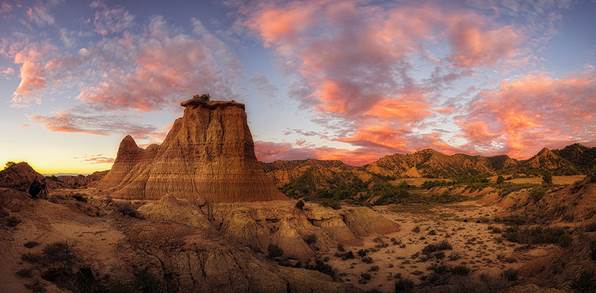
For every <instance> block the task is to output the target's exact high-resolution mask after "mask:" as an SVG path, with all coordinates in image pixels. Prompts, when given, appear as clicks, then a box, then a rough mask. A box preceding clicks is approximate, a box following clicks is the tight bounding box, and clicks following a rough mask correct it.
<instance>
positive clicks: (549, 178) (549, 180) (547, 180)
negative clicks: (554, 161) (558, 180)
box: [542, 172, 553, 185]
mask: <svg viewBox="0 0 596 293" xmlns="http://www.w3.org/2000/svg"><path fill="white" fill-rule="evenodd" d="M542 183H544V184H546V185H552V184H553V175H552V174H551V173H550V172H545V173H544V174H543V175H542Z"/></svg>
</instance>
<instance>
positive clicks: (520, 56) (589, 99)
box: [0, 0, 596, 175]
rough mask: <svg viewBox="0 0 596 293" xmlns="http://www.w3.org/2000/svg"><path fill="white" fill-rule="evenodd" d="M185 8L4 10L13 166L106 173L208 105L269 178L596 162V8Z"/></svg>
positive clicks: (2, 83) (0, 43)
mask: <svg viewBox="0 0 596 293" xmlns="http://www.w3.org/2000/svg"><path fill="white" fill-rule="evenodd" d="M181 3H182V2H176V1H174V2H172V3H163V2H158V1H128V2H123V1H89V2H77V1H65V0H52V1H47V2H45V3H44V2H39V1H4V0H0V99H1V101H2V106H1V107H0V117H2V118H1V119H0V125H1V129H2V130H3V131H4V133H5V134H4V135H3V138H2V139H0V162H3V163H4V162H7V161H15V162H20V161H24V162H27V163H29V164H30V165H31V166H32V167H33V168H35V169H36V170H37V171H39V172H41V173H42V174H45V175H52V174H90V173H93V172H94V171H102V170H108V169H110V167H111V165H112V163H113V160H114V159H115V156H116V152H117V149H118V144H119V142H120V140H121V139H122V138H123V137H124V136H125V135H129V134H130V135H131V136H132V137H134V139H135V141H136V142H137V143H138V144H139V146H142V147H146V146H147V145H148V144H151V143H161V141H162V140H163V138H164V137H165V134H166V133H167V131H168V130H169V128H170V127H171V125H172V123H173V121H174V119H176V118H178V117H180V116H181V113H182V107H179V102H180V101H182V100H184V99H187V98H189V97H190V96H192V95H193V94H199V93H206V92H208V93H210V94H211V96H212V97H214V98H215V99H235V100H237V101H239V102H242V103H244V104H246V111H247V116H248V122H249V126H250V129H251V132H252V135H253V139H254V142H255V152H256V155H257V158H258V159H259V160H260V161H265V162H270V161H275V160H295V159H321V160H341V161H343V162H345V163H348V164H350V165H363V164H365V163H370V162H373V161H375V160H377V159H379V158H381V157H383V156H386V155H391V154H395V153H412V152H415V151H419V150H423V149H433V150H436V151H439V152H442V153H445V154H455V153H463V154H469V155H482V156H494V155H508V156H510V157H512V158H515V159H518V160H520V159H528V158H530V157H532V156H533V155H535V154H536V153H538V152H539V151H540V150H541V149H542V148H544V147H547V148H549V149H560V148H562V147H564V146H567V145H571V144H574V143H580V144H583V145H585V146H588V147H593V146H596V121H595V118H594V114H593V113H596V72H595V71H594V66H595V65H596V50H595V49H596V35H595V34H594V33H593V32H591V29H592V28H593V27H596V19H594V18H593V17H592V14H593V13H594V12H595V11H596V2H595V1H569V2H558V3H551V4H548V3H542V4H540V3H529V2H526V1H520V2H515V1H509V2H500V1H490V2H487V3H485V4H477V2H475V1H453V2H449V3H443V2H440V1H428V2H424V3H423V4H419V3H417V2H415V1H404V2H400V3H393V2H389V1H387V2H386V1H343V2H341V3H339V2H333V1H324V0H321V1H308V2H301V1H266V2H252V1H249V2H247V3H244V4H242V3H241V1H228V2H226V3H225V4H221V3H218V1H205V2H201V3H192V4H188V5H180V4H181ZM373 15H374V16H376V17H372V16H373Z"/></svg>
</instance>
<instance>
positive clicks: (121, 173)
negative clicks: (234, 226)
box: [98, 97, 285, 202]
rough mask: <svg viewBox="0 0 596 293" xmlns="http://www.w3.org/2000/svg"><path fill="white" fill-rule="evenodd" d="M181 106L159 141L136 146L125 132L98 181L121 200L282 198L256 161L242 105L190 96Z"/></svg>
mask: <svg viewBox="0 0 596 293" xmlns="http://www.w3.org/2000/svg"><path fill="white" fill-rule="evenodd" d="M182 106H183V107H185V109H184V115H183V117H182V118H179V119H177V120H176V121H175V123H174V125H173V126H172V129H171V130H170V132H169V133H168V135H167V136H166V139H165V140H164V142H163V143H162V144H161V145H159V146H157V145H152V146H149V147H148V148H147V149H141V148H139V147H138V146H137V145H136V143H135V142H134V140H133V139H132V137H130V136H127V137H125V138H124V140H123V141H122V143H121V144H120V148H119V150H118V155H117V158H116V160H115V162H114V166H113V167H112V170H110V172H109V173H108V175H106V177H105V178H104V179H103V180H102V181H101V182H100V184H99V185H98V186H99V187H100V188H111V189H113V190H114V193H113V194H112V196H113V197H117V198H126V199H159V198H161V197H162V196H165V195H172V196H175V197H178V198H186V199H191V200H199V201H210V202H236V201H262V200H275V199H284V198H285V197H284V196H283V195H282V194H281V193H280V192H279V191H278V190H277V189H276V188H275V187H274V185H273V183H272V181H271V179H270V178H269V177H267V176H266V175H265V173H264V172H263V170H262V167H261V165H260V164H259V163H258V162H257V160H256V157H255V153H254V144H253V140H252V135H251V133H250V129H249V128H248V124H247V122H246V113H245V111H244V105H243V104H240V103H236V102H233V101H231V102H228V101H225V102H224V101H209V100H208V99H204V98H198V97H195V98H193V99H191V100H188V101H185V102H183V103H182Z"/></svg>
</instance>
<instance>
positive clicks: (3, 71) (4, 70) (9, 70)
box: [0, 67, 15, 76]
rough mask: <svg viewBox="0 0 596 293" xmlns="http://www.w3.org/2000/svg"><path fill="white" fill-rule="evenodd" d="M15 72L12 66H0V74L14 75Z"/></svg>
mask: <svg viewBox="0 0 596 293" xmlns="http://www.w3.org/2000/svg"><path fill="white" fill-rule="evenodd" d="M14 73H15V70H14V68H12V67H3V68H0V75H3V76H10V75H13V74H14Z"/></svg>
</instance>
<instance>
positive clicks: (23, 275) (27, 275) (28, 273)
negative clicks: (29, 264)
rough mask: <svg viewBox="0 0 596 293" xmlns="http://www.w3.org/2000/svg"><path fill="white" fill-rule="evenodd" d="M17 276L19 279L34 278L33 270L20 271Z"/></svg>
mask: <svg viewBox="0 0 596 293" xmlns="http://www.w3.org/2000/svg"><path fill="white" fill-rule="evenodd" d="M15 275H16V276H17V277H19V278H31V277H33V273H32V270H31V269H20V270H18V271H17V272H16V273H15Z"/></svg>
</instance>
